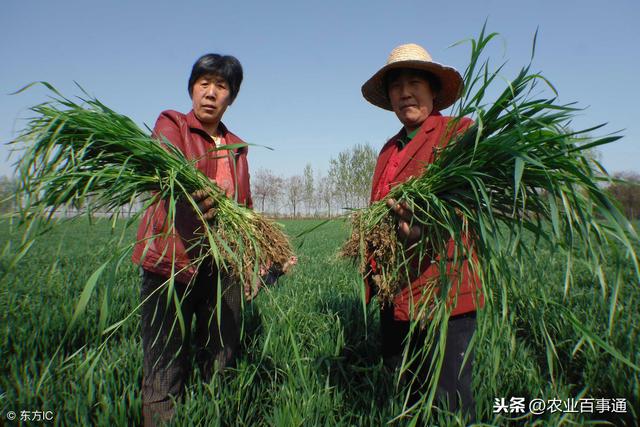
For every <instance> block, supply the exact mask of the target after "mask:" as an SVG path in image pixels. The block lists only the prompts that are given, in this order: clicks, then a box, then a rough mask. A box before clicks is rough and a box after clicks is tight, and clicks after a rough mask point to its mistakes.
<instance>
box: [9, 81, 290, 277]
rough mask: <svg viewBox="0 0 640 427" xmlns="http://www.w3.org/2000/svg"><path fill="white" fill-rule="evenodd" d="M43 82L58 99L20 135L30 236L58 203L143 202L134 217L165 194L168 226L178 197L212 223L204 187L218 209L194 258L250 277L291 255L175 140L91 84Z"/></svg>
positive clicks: (271, 228) (38, 110) (93, 206)
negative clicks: (93, 91)
mask: <svg viewBox="0 0 640 427" xmlns="http://www.w3.org/2000/svg"><path fill="white" fill-rule="evenodd" d="M41 83H42V84H44V85H45V86H46V87H47V88H48V89H49V90H50V91H51V92H52V96H51V100H50V101H48V102H45V103H42V104H39V105H36V106H34V107H32V108H31V111H32V112H33V113H35V116H34V117H32V118H31V119H29V120H28V122H27V125H26V126H25V128H24V130H23V131H22V133H21V134H20V135H19V137H18V138H17V139H16V141H14V144H16V145H17V146H18V148H19V149H20V150H21V151H22V157H21V158H20V160H19V162H18V164H17V172H18V175H19V191H18V194H17V197H18V200H19V206H20V207H21V213H22V220H23V221H24V222H25V223H27V224H28V225H29V226H28V227H27V228H26V229H27V230H30V233H27V235H28V236H30V237H29V238H32V237H33V236H35V235H37V234H38V233H39V231H35V230H41V229H42V227H39V226H36V225H41V224H42V223H43V222H44V223H45V224H46V223H48V222H49V221H50V219H51V218H52V216H53V214H54V213H55V212H56V211H60V210H62V209H64V208H65V207H68V206H82V207H83V208H84V210H85V212H89V213H91V211H103V212H108V213H109V214H110V215H111V216H112V217H113V218H117V217H118V216H119V215H121V214H122V213H123V210H125V209H130V206H132V205H133V204H134V203H136V202H138V203H140V202H142V204H143V209H142V210H141V211H139V212H138V213H137V214H136V215H134V217H133V219H134V220H135V219H136V218H138V217H139V216H140V214H141V213H142V212H143V211H144V209H146V208H147V207H149V206H151V205H152V204H154V203H156V202H157V201H159V200H164V201H165V202H166V204H165V206H167V207H168V208H167V210H168V212H167V217H168V223H167V224H168V226H167V229H168V230H169V232H170V231H171V230H175V227H174V225H173V224H175V218H176V208H177V206H178V203H182V204H183V205H186V206H190V207H191V208H193V211H194V212H196V214H197V215H199V216H200V218H201V219H202V221H203V224H205V223H206V221H204V219H203V218H202V215H201V214H200V213H199V210H198V208H197V204H196V203H195V201H194V198H193V197H192V193H194V192H195V191H197V190H205V191H206V192H207V193H208V194H209V195H210V197H211V198H213V200H214V202H215V205H214V208H215V209H216V211H217V212H216V216H215V218H214V220H213V221H209V225H208V226H207V227H202V228H201V235H200V239H201V243H203V247H205V248H206V250H205V251H203V253H202V254H201V255H200V256H199V257H198V258H197V259H193V260H192V262H193V263H194V264H198V263H200V262H202V261H203V260H204V259H207V258H208V257H211V258H213V259H214V260H215V262H216V264H217V265H218V266H219V267H221V268H222V269H224V270H226V271H228V272H229V273H230V274H232V275H234V276H236V277H238V278H242V279H244V280H248V279H249V278H251V277H253V276H255V274H256V272H257V271H258V269H259V266H260V265H268V264H270V263H277V264H284V263H285V262H286V261H287V260H288V259H289V257H290V256H291V255H292V249H291V246H290V244H289V241H288V239H287V237H286V236H285V235H284V233H283V232H282V230H281V228H280V227H279V226H278V225H277V224H275V223H274V222H272V221H270V220H268V219H267V218H265V217H264V216H262V215H261V214H259V213H257V212H254V211H253V210H251V209H248V208H246V207H244V206H242V205H239V204H237V203H236V202H235V201H234V200H232V199H230V198H228V197H226V196H225V194H224V192H223V191H222V190H221V189H220V188H219V187H218V186H217V185H216V184H215V183H214V182H212V181H211V180H210V179H209V178H208V177H207V176H206V175H204V174H203V173H202V172H201V171H200V170H198V169H197V168H196V167H195V164H194V163H195V161H190V160H188V159H186V158H185V157H184V155H183V154H182V152H180V150H178V149H177V148H176V147H174V146H173V145H172V144H171V143H170V142H169V141H167V140H166V139H165V140H163V141H159V140H156V139H154V138H152V137H151V136H150V135H149V134H147V133H145V132H143V131H142V130H141V129H140V128H139V127H138V126H137V125H136V124H135V123H134V122H133V121H132V120H131V119H130V118H128V117H126V116H124V115H121V114H118V113H116V112H115V111H113V110H111V109H110V108H108V107H107V106H105V105H104V104H102V103H101V102H100V101H98V100H97V99H95V98H93V97H90V96H89V95H88V94H86V92H84V93H85V95H86V97H85V98H79V99H80V101H81V103H80V104H79V103H76V102H74V101H72V100H70V99H67V98H65V97H64V96H62V95H61V94H60V93H59V92H58V91H57V90H55V88H53V87H52V86H51V85H49V84H47V83H43V82H41ZM29 86H31V85H29ZM29 86H27V87H29ZM25 89H26V88H25ZM23 90H24V89H23ZM239 146H240V145H228V146H225V149H229V150H233V149H236V148H238V147H239ZM214 155H215V153H214ZM78 215H83V214H81V213H77V214H76V216H78ZM156 237H162V235H161V234H159V235H158V236H156ZM27 239H28V238H27Z"/></svg>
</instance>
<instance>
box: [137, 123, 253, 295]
mask: <svg viewBox="0 0 640 427" xmlns="http://www.w3.org/2000/svg"><path fill="white" fill-rule="evenodd" d="M218 130H219V131H220V132H221V134H222V137H223V138H224V139H225V142H226V144H229V145H231V144H239V143H242V140H241V139H240V138H238V137H237V136H236V135H234V134H233V133H231V132H229V131H228V130H227V128H226V127H225V126H224V125H223V124H222V123H220V125H219V126H218ZM153 135H154V137H155V138H158V139H160V140H162V139H163V138H166V139H167V140H168V141H169V142H171V144H173V145H174V146H175V147H176V148H178V149H179V150H180V151H182V153H183V154H184V155H185V157H186V158H187V159H188V160H192V161H193V160H196V163H195V165H196V167H197V168H198V169H200V170H201V171H202V172H204V174H205V175H207V176H208V177H209V178H211V179H215V177H216V171H217V167H218V159H217V158H216V157H219V155H220V153H217V154H216V152H215V151H212V150H213V149H215V148H216V145H215V142H214V140H213V138H212V137H211V136H210V135H209V134H207V132H206V131H205V130H204V129H203V127H202V125H201V124H200V121H199V120H198V119H197V118H196V116H195V114H194V113H193V111H191V112H189V113H188V114H186V115H185V114H182V113H179V112H177V111H171V110H167V111H163V112H162V113H161V114H160V116H159V117H158V120H157V121H156V125H155V127H154V130H153ZM233 157H234V160H235V161H234V162H231V165H232V167H234V168H235V171H233V172H234V175H235V181H236V182H235V183H234V184H235V185H234V190H235V193H234V197H235V200H236V201H237V202H238V203H239V204H242V205H245V206H247V207H248V208H252V207H253V202H252V200H251V188H250V184H249V166H248V163H247V147H241V148H237V149H234V150H233ZM226 163H227V164H228V162H226ZM177 205H178V206H177V208H176V224H175V231H174V232H171V233H168V234H167V231H168V230H169V229H170V224H167V221H166V220H167V208H168V204H167V202H166V201H165V200H160V201H158V202H156V203H154V204H153V205H151V206H150V207H149V208H148V209H147V210H146V212H145V213H144V215H143V217H142V220H141V221H140V225H139V227H138V234H137V243H136V245H135V247H134V249H133V256H132V260H133V262H134V263H136V264H139V265H140V266H141V267H142V268H144V269H145V270H147V271H150V272H152V273H156V274H160V275H162V276H164V277H169V276H171V274H172V271H174V272H175V273H176V280H177V281H179V282H182V283H188V282H189V281H190V280H191V279H192V278H193V277H194V276H195V274H196V273H197V267H196V266H193V265H190V264H191V260H192V259H194V257H196V256H197V255H198V254H199V251H200V250H201V248H200V247H193V245H192V244H191V243H190V242H191V241H192V239H194V237H195V236H196V235H197V230H198V228H200V227H202V222H201V221H200V220H199V219H198V218H197V216H196V214H194V213H193V211H192V210H191V208H190V207H189V206H186V205H185V204H183V203H178V204H177ZM163 233H164V234H163ZM160 235H162V237H159V236H160ZM187 248H189V250H187Z"/></svg>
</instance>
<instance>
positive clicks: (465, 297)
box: [366, 112, 482, 321]
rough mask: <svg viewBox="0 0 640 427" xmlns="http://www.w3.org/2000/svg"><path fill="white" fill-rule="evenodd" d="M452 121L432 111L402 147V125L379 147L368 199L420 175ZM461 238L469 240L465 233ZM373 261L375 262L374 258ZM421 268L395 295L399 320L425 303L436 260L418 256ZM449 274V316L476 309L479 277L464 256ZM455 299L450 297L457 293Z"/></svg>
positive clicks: (450, 245) (406, 318)
mask: <svg viewBox="0 0 640 427" xmlns="http://www.w3.org/2000/svg"><path fill="white" fill-rule="evenodd" d="M450 121H451V118H450V117H444V116H442V115H440V113H438V112H433V113H432V114H431V115H430V116H429V117H427V119H426V120H425V121H424V122H423V123H422V126H420V129H419V130H418V132H417V133H416V135H415V136H414V137H413V138H412V139H411V141H409V143H407V144H406V146H404V147H403V148H401V147H399V146H398V144H397V141H398V139H400V138H402V137H403V136H404V132H405V131H404V129H403V130H401V131H400V132H399V133H398V134H397V135H395V136H394V137H392V138H391V139H390V140H389V141H388V142H387V143H386V144H385V145H384V147H382V150H381V151H380V155H379V156H378V161H377V164H376V168H375V172H374V174H373V185H372V189H371V203H373V202H376V201H378V200H382V199H383V198H384V197H385V196H386V195H387V194H388V193H389V191H390V189H391V188H393V187H395V186H396V185H398V184H401V183H403V182H405V181H407V180H408V179H409V178H411V177H412V176H420V175H421V174H422V173H423V170H424V167H425V165H427V164H430V163H432V162H433V160H434V153H435V151H434V149H435V148H438V147H439V144H446V142H448V140H449V139H450V138H451V135H453V131H449V132H450V133H451V135H450V136H447V135H445V133H446V132H447V125H448V124H449V122H450ZM472 123H473V122H472V121H471V119H468V118H463V119H462V120H461V121H460V122H459V123H458V129H457V132H461V131H464V130H465V129H467V128H468V127H469V126H470V125H471V124H472ZM463 241H464V242H468V239H466V236H463ZM453 247H454V242H453V239H451V240H450V241H449V243H448V251H449V256H453ZM373 261H374V264H375V260H373ZM421 266H423V267H422V268H421V271H420V274H419V276H418V277H417V278H416V279H414V280H412V282H411V283H410V284H407V286H403V287H402V289H401V291H400V293H399V294H398V295H396V296H395V297H394V300H393V310H394V316H393V317H394V319H395V320H401V321H409V320H410V319H411V318H412V312H416V313H417V312H418V310H419V305H420V304H424V303H428V302H427V301H424V297H423V291H425V287H426V286H431V284H432V283H433V282H434V280H437V279H438V278H439V276H440V272H439V268H438V263H437V262H436V263H431V260H430V259H425V258H423V259H422V260H421ZM449 275H450V276H451V277H452V278H453V280H452V286H451V289H450V292H449V297H450V299H449V303H450V304H455V305H454V306H453V311H452V313H451V315H452V316H456V315H459V314H464V313H468V312H472V311H475V310H476V301H475V299H476V295H475V294H476V291H477V290H478V289H479V287H480V281H479V278H478V277H477V276H476V275H473V274H472V273H471V271H470V268H469V263H468V261H467V260H464V261H463V263H462V266H461V268H460V271H453V269H451V271H450V272H449ZM371 282H372V281H371V280H370V279H369V278H368V277H367V285H368V286H367V287H366V290H367V300H368V299H369V298H370V297H371V294H372V283H371ZM456 293H457V301H455V302H454V301H453V298H454V297H456ZM477 298H479V302H480V305H481V304H482V299H481V296H480V295H478V296H477Z"/></svg>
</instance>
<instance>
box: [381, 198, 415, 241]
mask: <svg viewBox="0 0 640 427" xmlns="http://www.w3.org/2000/svg"><path fill="white" fill-rule="evenodd" d="M387 206H388V207H389V209H391V211H392V212H393V214H394V215H395V217H396V221H397V222H398V229H397V230H396V231H397V234H398V239H399V240H400V241H401V242H402V243H404V245H405V246H411V245H413V244H414V243H416V242H417V241H418V240H420V238H421V237H422V226H421V225H420V224H414V222H415V221H414V217H413V211H412V210H411V209H409V206H408V205H407V203H406V202H396V200H395V199H388V200H387Z"/></svg>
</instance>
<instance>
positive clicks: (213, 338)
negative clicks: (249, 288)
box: [140, 269, 242, 426]
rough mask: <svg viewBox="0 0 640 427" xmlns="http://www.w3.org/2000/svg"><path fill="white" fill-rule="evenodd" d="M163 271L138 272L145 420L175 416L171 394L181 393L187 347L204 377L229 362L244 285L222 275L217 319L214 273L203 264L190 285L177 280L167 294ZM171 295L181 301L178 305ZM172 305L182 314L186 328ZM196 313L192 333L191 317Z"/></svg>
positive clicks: (236, 337)
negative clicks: (193, 354) (191, 349)
mask: <svg viewBox="0 0 640 427" xmlns="http://www.w3.org/2000/svg"><path fill="white" fill-rule="evenodd" d="M166 281H167V278H166V277H163V276H159V275H157V274H154V273H151V272H148V271H146V270H143V272H142V290H141V293H140V295H141V299H142V301H143V305H142V319H141V325H142V348H143V352H144V362H143V378H142V413H143V418H144V424H145V426H152V425H155V422H156V421H167V420H169V419H171V417H172V416H173V412H174V408H173V402H172V398H174V399H177V398H180V397H181V396H182V393H183V390H184V386H185V383H186V381H187V378H188V377H189V375H190V373H191V369H190V367H191V363H190V348H191V347H192V345H193V344H194V346H195V350H196V351H195V359H196V363H197V364H198V367H199V369H200V372H201V374H202V376H203V379H204V380H205V381H208V380H209V379H210V378H211V375H212V374H213V372H214V371H215V370H217V369H223V368H224V367H225V366H228V365H230V364H231V363H232V362H233V361H234V358H235V354H236V351H237V348H238V344H239V341H240V327H241V326H240V308H241V298H242V286H241V285H240V284H239V283H230V280H228V279H224V278H223V279H222V280H221V281H222V292H221V293H222V298H221V301H220V310H221V311H220V323H219V324H218V314H217V310H216V294H217V287H218V283H217V282H218V278H217V275H214V274H212V273H211V269H208V272H207V269H201V271H200V273H199V274H198V275H197V277H196V279H195V281H193V282H192V283H191V284H189V285H185V284H182V283H178V282H175V283H174V290H173V292H172V293H171V295H170V294H169V291H168V286H167V284H165V282H166ZM175 299H177V300H178V301H179V304H178V306H177V305H176V302H175ZM176 307H179V308H178V310H179V311H180V313H181V314H182V318H183V319H184V331H183V329H182V328H181V326H180V322H179V321H178V316H177V313H178V311H177V310H176ZM194 316H195V321H196V327H195V334H193V337H192V336H191V335H192V334H191V323H192V319H193V317H194Z"/></svg>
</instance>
